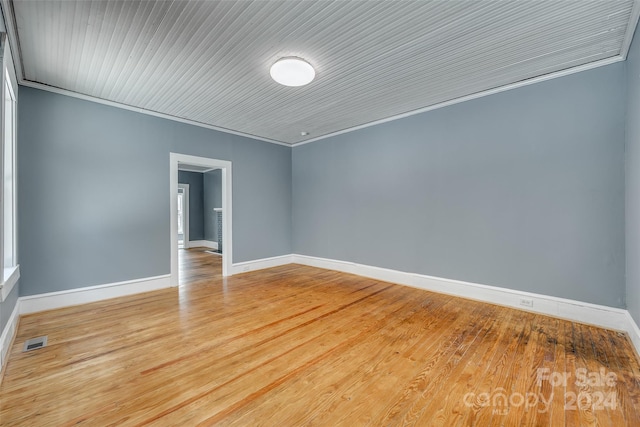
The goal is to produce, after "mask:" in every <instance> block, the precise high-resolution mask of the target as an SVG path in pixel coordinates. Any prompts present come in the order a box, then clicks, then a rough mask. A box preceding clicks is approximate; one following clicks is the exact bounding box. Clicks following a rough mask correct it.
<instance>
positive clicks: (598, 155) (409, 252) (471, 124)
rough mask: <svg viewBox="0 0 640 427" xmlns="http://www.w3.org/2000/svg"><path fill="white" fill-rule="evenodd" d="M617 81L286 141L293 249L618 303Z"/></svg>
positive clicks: (539, 88)
mask: <svg viewBox="0 0 640 427" xmlns="http://www.w3.org/2000/svg"><path fill="white" fill-rule="evenodd" d="M624 73H625V65H624V64H623V63H618V64H614V65H610V66H606V67H601V68H598V69H594V70H591V71H586V72H581V73H577V74H573V75H570V76H567V77H563V78H557V79H553V80H550V81H547V82H544V83H539V84H535V85H530V86H526V87H523V88H519V89H515V90H510V91H506V92H503V93H499V94H496V95H492V96H487V97H483V98H479V99H476V100H473V101H469V102H464V103H461V104H456V105H453V106H450V107H446V108H441V109H437V110H434V111H431V112H427V113H424V114H420V115H416V116H412V117H408V118H405V119H402V120H396V121H393V122H389V123H386V124H381V125H377V126H372V127H369V128H365V129H362V130H359V131H355V132H351V133H347V134H343V135H339V136H335V137H332V138H329V139H325V140H321V141H318V142H314V143H311V144H306V145H301V146H298V147H295V148H294V149H293V237H294V240H293V249H294V252H295V253H299V254H304V255H311V256H318V257H325V258H331V259H337V260H345V261H351V262H356V263H361V264H366V265H373V266H378V267H386V268H391V269H396V270H401V271H407V272H414V273H420V274H427V275H432V276H438V277H443V278H450V279H459V280H465V281H470V282H476V283H482V284H487V285H495V286H501V287H505V288H511V289H517V290H523V291H529V292H536V293H541V294H545V295H554V296H558V297H565V298H571V299H576V300H580V301H587V302H592V303H597V304H604V305H608V306H614V307H623V306H624V295H625V278H624V256H625V255H624V245H625V241H624V141H625V109H626V105H625V104H626V103H625V77H624Z"/></svg>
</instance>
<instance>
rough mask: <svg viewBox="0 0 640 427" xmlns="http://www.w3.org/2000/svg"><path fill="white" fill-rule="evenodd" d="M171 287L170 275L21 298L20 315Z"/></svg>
mask: <svg viewBox="0 0 640 427" xmlns="http://www.w3.org/2000/svg"><path fill="white" fill-rule="evenodd" d="M169 287H171V281H170V275H169V274H165V275H162V276H155V277H146V278H143V279H136V280H127V281H124V282H116V283H108V284H105V285H97V286H88V287H84V288H76V289H69V290H66V291H59V292H49V293H45V294H37V295H30V296H26V297H20V298H19V299H18V301H19V304H20V314H30V313H36V312H39V311H46V310H54V309H56V308H63V307H70V306H73V305H80V304H87V303H90V302H96V301H102V300H105V299H110V298H117V297H122V296H127V295H133V294H139V293H142V292H150V291H155V290H158V289H164V288H169Z"/></svg>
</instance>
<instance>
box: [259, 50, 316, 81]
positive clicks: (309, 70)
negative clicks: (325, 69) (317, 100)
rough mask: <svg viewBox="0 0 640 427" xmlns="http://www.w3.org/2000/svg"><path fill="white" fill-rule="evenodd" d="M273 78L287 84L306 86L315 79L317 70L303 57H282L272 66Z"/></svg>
mask: <svg viewBox="0 0 640 427" xmlns="http://www.w3.org/2000/svg"><path fill="white" fill-rule="evenodd" d="M270 74H271V78H272V79H273V80H275V81H276V82H278V83H280V84H281V85H285V86H304V85H306V84H309V83H311V82H312V81H313V79H314V78H315V76H316V70H314V69H313V67H312V66H311V64H309V63H308V62H307V61H305V60H304V59H301V58H296V57H293V56H291V57H287V58H280V59H278V60H277V61H276V63H275V64H273V65H272V66H271V71H270Z"/></svg>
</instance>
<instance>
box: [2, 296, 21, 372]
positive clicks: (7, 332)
mask: <svg viewBox="0 0 640 427" xmlns="http://www.w3.org/2000/svg"><path fill="white" fill-rule="evenodd" d="M19 321H20V301H19V300H18V301H16V305H15V306H14V307H13V311H12V312H11V316H10V317H9V321H8V322H7V324H6V325H5V327H4V330H3V331H2V335H0V372H2V373H3V374H4V369H3V368H4V366H5V364H6V361H7V359H8V357H7V354H8V353H9V350H11V346H12V345H13V342H14V340H15V338H16V331H17V330H18V322H19ZM0 382H2V377H1V376H0Z"/></svg>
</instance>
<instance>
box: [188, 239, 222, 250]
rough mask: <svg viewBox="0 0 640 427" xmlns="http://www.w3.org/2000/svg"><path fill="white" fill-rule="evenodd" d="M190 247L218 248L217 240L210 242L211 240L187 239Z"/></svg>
mask: <svg viewBox="0 0 640 427" xmlns="http://www.w3.org/2000/svg"><path fill="white" fill-rule="evenodd" d="M189 247H190V248H209V249H215V250H216V251H217V250H218V242H212V241H211V240H189Z"/></svg>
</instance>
